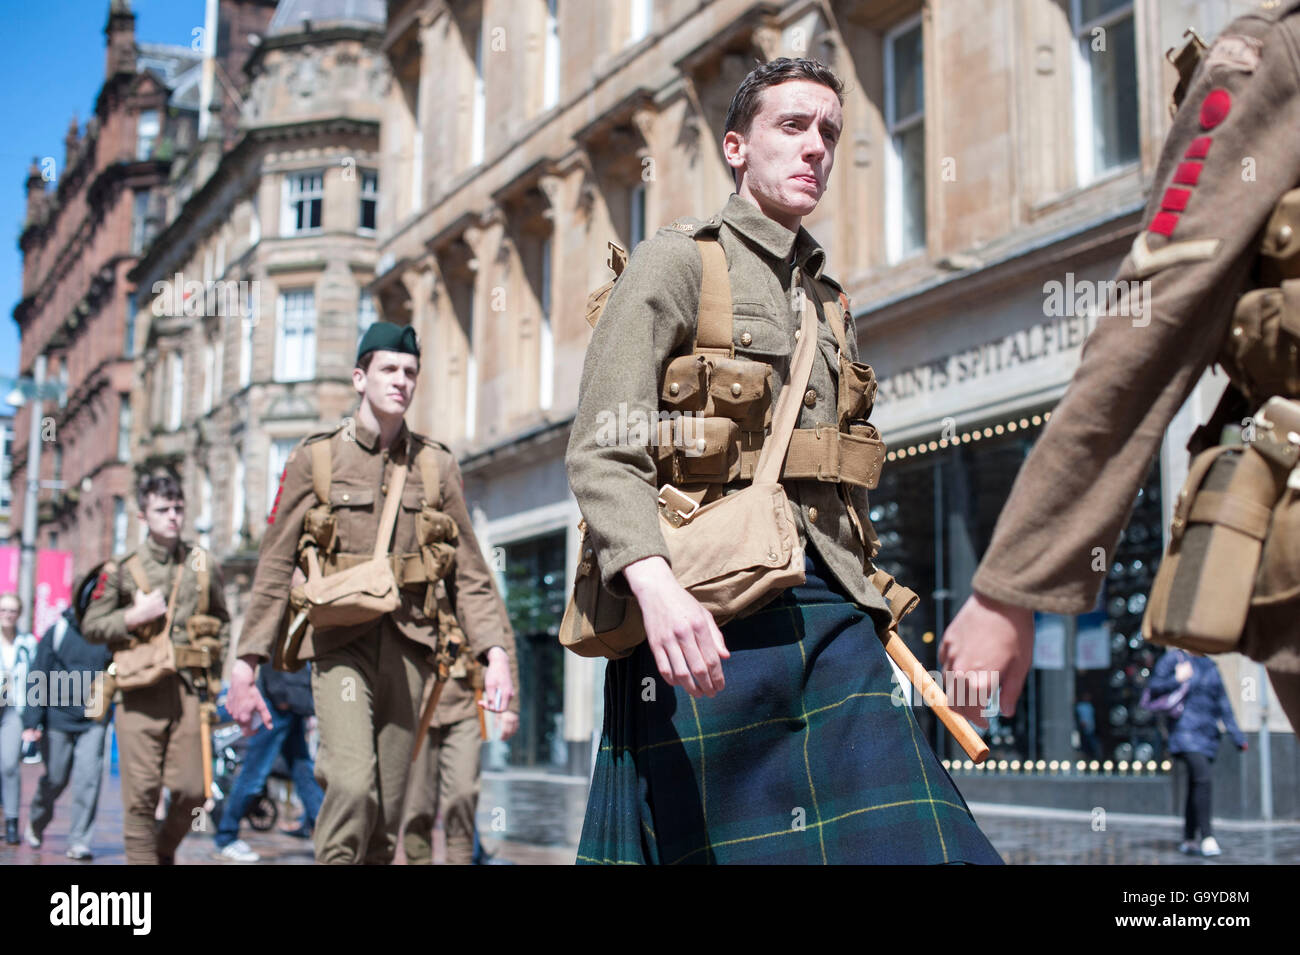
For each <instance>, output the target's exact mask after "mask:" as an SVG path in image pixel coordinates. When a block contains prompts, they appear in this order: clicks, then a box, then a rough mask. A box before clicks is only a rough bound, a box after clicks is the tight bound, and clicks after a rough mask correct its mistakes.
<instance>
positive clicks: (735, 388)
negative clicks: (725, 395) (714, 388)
mask: <svg viewBox="0 0 1300 955" xmlns="http://www.w3.org/2000/svg"><path fill="white" fill-rule="evenodd" d="M731 394H732V396H733V397H736V398H739V397H740V382H738V381H737V382H733V383H732V385H731Z"/></svg>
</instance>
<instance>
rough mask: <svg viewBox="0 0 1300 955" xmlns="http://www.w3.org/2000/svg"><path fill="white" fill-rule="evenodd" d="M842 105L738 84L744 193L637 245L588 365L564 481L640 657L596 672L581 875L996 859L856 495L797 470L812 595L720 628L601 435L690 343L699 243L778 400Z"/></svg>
mask: <svg viewBox="0 0 1300 955" xmlns="http://www.w3.org/2000/svg"><path fill="white" fill-rule="evenodd" d="M841 95H842V84H841V83H840V80H839V79H838V78H837V77H836V76H835V75H834V74H833V73H832V72H831V71H830V70H828V69H827V68H826V67H825V66H823V65H822V64H820V63H817V62H815V61H811V60H790V59H784V58H783V59H779V60H775V61H772V62H771V63H768V64H765V65H763V66H760V67H758V68H757V69H755V70H754V71H753V72H752V73H750V75H749V76H748V77H747V78H746V79H745V81H744V82H743V83H742V84H741V86H740V88H739V90H738V91H737V93H736V96H735V98H734V99H733V101H732V104H731V108H730V110H729V111H728V115H727V122H726V130H727V132H726V136H725V139H724V143H723V147H724V154H725V156H726V159H727V162H728V164H729V165H730V166H731V167H732V169H733V172H734V174H735V177H736V185H737V194H735V195H733V196H731V198H730V200H729V201H728V202H727V205H726V207H725V208H724V209H723V210H722V211H721V213H719V214H718V215H715V216H713V217H712V218H711V219H708V220H704V221H700V220H683V221H679V222H677V223H674V225H673V226H672V227H670V228H665V229H661V230H660V231H659V233H658V234H657V235H656V236H654V237H653V238H651V239H649V240H647V241H645V242H643V243H641V244H640V245H639V246H638V247H637V249H636V251H635V253H634V254H633V256H632V258H631V260H630V262H629V263H628V265H627V268H626V270H625V271H624V272H623V274H622V276H621V277H620V279H619V281H618V283H617V284H616V285H615V287H614V289H613V292H612V294H611V295H610V297H609V299H608V302H607V303H606V305H605V308H604V311H603V312H602V314H601V317H600V320H599V322H598V323H597V325H596V331H595V334H594V336H593V338H592V341H591V344H590V347H589V348H588V351H587V360H586V365H585V367H584V370H583V376H582V384H581V397H580V401H579V408H578V413H577V417H576V420H575V422H574V427H573V432H572V436H571V439H570V443H569V448H568V454H567V460H566V464H567V467H568V473H569V479H570V482H571V484H572V487H573V491H574V495H575V496H576V498H577V501H578V505H579V507H580V509H581V510H582V513H583V516H584V519H585V520H586V523H587V532H588V540H589V542H590V544H591V546H592V548H593V549H594V552H595V554H596V559H597V563H598V564H599V567H600V571H601V575H602V581H603V583H604V585H605V586H607V587H608V588H610V590H611V591H613V593H615V594H617V595H621V596H624V597H632V598H634V599H635V600H636V601H637V604H638V605H639V608H640V611H641V615H642V618H643V620H644V623H645V630H646V640H645V642H643V643H642V644H640V645H639V646H638V647H637V648H636V649H635V651H634V652H633V653H632V654H631V655H630V656H629V657H626V658H624V659H621V660H616V661H612V662H611V663H610V664H609V666H608V669H607V671H606V677H605V723H604V729H603V733H602V737H601V742H600V750H599V752H598V754H597V759H596V769H595V776H594V779H593V782H592V787H591V794H590V797H589V801H588V805H587V816H586V821H585V825H584V828H583V834H582V839H581V842H580V845H579V849H578V861H579V862H583V863H662V864H676V863H704V864H707V863H727V862H777V863H816V864H824V863H870V862H875V863H890V862H899V863H948V862H967V863H994V864H996V863H999V862H1001V859H1000V858H999V856H998V854H997V852H996V851H995V850H994V848H993V846H992V845H991V844H990V843H989V841H988V839H987V838H985V836H984V834H983V833H982V832H981V831H980V829H979V827H978V826H977V825H976V823H975V820H974V818H973V817H972V816H971V813H970V810H969V809H968V808H967V806H966V803H965V802H964V801H963V799H962V797H961V795H960V793H958V791H957V788H956V786H955V785H954V784H953V781H952V779H951V778H950V777H949V776H948V774H947V773H946V772H945V771H944V769H943V767H942V765H941V764H940V763H939V761H938V760H937V759H936V758H935V755H934V753H933V751H932V750H931V748H930V746H929V745H928V743H927V742H926V740H925V738H924V736H923V734H922V733H921V731H920V729H919V727H918V725H917V721H916V718H915V716H914V715H913V714H912V711H911V709H910V707H909V706H906V705H896V704H898V703H899V702H900V700H899V697H898V695H897V694H896V693H895V692H894V690H895V683H894V680H893V672H892V670H891V668H890V665H889V663H888V660H887V658H886V654H885V651H884V648H883V647H882V645H881V642H880V639H879V637H878V636H877V631H878V628H882V627H887V626H888V625H889V624H890V623H891V615H890V612H889V608H888V604H887V603H886V601H885V600H884V598H883V597H882V595H881V593H880V592H879V591H878V590H877V589H876V588H875V587H873V586H872V584H871V583H870V581H869V579H868V574H869V573H870V572H871V571H870V570H869V569H868V568H869V567H870V564H869V559H868V553H867V551H866V547H867V541H868V540H869V537H868V536H867V535H866V534H865V533H864V532H863V531H862V527H863V526H864V525H866V521H867V517H866V515H867V508H866V491H865V487H866V486H868V485H867V483H866V482H862V481H859V482H857V483H856V484H855V486H852V487H850V486H849V484H848V483H835V482H830V481H819V480H817V479H811V480H809V479H790V478H789V477H788V476H787V478H786V479H784V480H783V482H782V483H783V484H784V486H785V489H786V493H787V495H788V496H789V498H790V501H791V503H792V505H793V508H794V511H795V520H796V523H797V525H798V528H799V534H800V542H801V543H802V544H803V546H804V548H805V553H806V567H805V570H806V581H805V583H804V584H803V585H801V586H798V587H795V588H792V589H790V590H787V591H785V592H784V593H783V594H782V595H781V596H780V597H779V598H778V599H776V600H775V601H773V602H771V603H769V604H767V605H766V606H764V607H762V608H761V609H759V610H758V611H757V612H755V613H751V614H750V615H748V616H746V617H744V618H742V619H739V620H737V621H733V622H731V623H728V624H727V625H725V626H723V627H722V628H721V629H719V628H718V626H717V625H716V623H715V621H714V620H713V618H712V616H711V615H710V614H709V612H708V611H707V610H705V609H704V608H703V607H701V606H700V604H699V603H698V602H697V601H696V600H695V598H694V597H692V596H691V595H690V594H689V593H688V592H687V591H686V590H685V589H683V588H682V586H681V585H680V584H679V583H678V582H677V580H676V579H675V577H674V576H673V572H672V569H671V568H670V567H669V564H668V560H667V558H668V550H667V548H666V546H665V542H664V540H663V535H662V533H661V532H660V530H659V515H658V504H657V499H656V493H655V489H656V486H657V485H656V483H655V481H656V478H657V477H658V467H659V466H658V464H657V463H656V457H655V455H654V454H653V453H652V449H651V448H649V447H647V446H646V445H645V444H644V443H637V442H633V441H614V442H611V441H609V440H607V437H608V435H603V429H602V422H604V421H607V419H608V415H609V414H611V413H615V414H617V413H618V412H617V409H620V407H626V408H627V409H628V410H629V414H630V412H631V411H632V410H637V411H640V412H642V413H646V414H648V416H649V420H651V421H654V420H655V418H656V415H657V412H658V408H659V401H660V388H661V384H662V382H663V381H664V372H665V368H666V366H667V364H668V363H669V362H670V361H671V360H672V359H674V358H677V357H679V356H681V355H686V354H689V353H690V352H691V350H692V343H693V341H694V339H695V335H696V317H697V309H698V306H699V302H700V286H701V279H702V274H703V265H702V253H701V252H700V251H699V249H698V248H697V245H698V243H697V241H696V240H697V238H701V237H704V238H709V239H716V240H717V241H718V243H720V245H721V247H722V249H723V251H724V252H725V254H726V261H727V273H728V279H729V282H730V288H731V300H732V331H733V335H734V339H733V340H734V345H735V349H734V354H735V357H736V358H739V359H748V360H750V361H756V362H762V363H765V364H767V365H769V366H771V374H770V376H769V379H768V380H769V382H770V386H771V392H772V399H771V400H772V402H773V404H775V402H776V400H777V397H778V396H779V393H780V390H781V387H782V384H783V382H784V380H785V378H786V377H787V376H788V374H789V370H790V358H791V354H792V353H793V350H794V345H795V339H796V335H795V332H796V329H797V328H798V327H799V319H798V312H797V311H796V310H792V309H791V308H790V302H791V300H792V291H793V289H795V288H803V287H804V283H808V284H812V283H820V286H819V287H820V288H823V289H824V288H826V287H830V288H831V289H832V290H834V291H838V290H839V287H838V285H836V284H835V283H834V282H833V281H832V280H831V279H830V277H829V276H827V275H825V274H824V273H823V268H824V265H825V259H826V256H825V253H824V251H823V250H822V249H821V248H820V246H818V244H817V243H816V241H814V240H813V238H812V237H811V236H810V235H809V234H808V232H807V231H806V230H804V229H803V228H802V227H801V221H802V219H803V217H804V216H806V215H808V214H810V213H811V212H812V211H813V210H814V209H815V208H816V207H817V204H818V202H819V200H820V199H821V196H822V193H823V192H824V191H825V188H826V183H827V179H828V177H829V175H830V171H831V166H832V163H833V161H834V156H835V149H836V146H837V144H838V140H839V136H840V132H841V129H842V126H843V114H842V110H841ZM830 301H831V302H832V303H833V302H834V296H833V295H832V297H831V298H830ZM841 301H842V302H844V303H845V313H846V316H847V311H848V310H847V300H846V299H845V298H843V297H842V295H841ZM828 311H834V309H833V308H832V309H827V308H824V307H822V296H821V295H819V296H818V317H819V321H818V348H817V352H816V357H815V358H814V361H813V370H812V374H811V377H810V378H809V383H808V390H807V392H806V393H805V394H804V395H803V400H802V407H801V408H800V417H799V421H798V428H800V429H815V428H817V427H818V426H822V427H827V426H829V427H830V428H831V429H832V430H835V429H836V428H837V427H838V426H839V424H840V422H838V421H837V409H838V408H839V405H840V404H841V402H840V400H839V399H838V398H837V396H838V395H839V394H840V389H839V384H840V381H839V378H840V375H841V371H842V369H844V368H845V367H847V366H848V365H849V364H850V363H849V362H848V359H852V363H851V364H852V366H853V367H854V368H858V369H863V368H865V366H861V365H858V364H857V362H856V359H857V342H856V335H855V334H854V333H853V329H852V325H851V319H848V318H846V319H845V321H846V322H847V323H848V334H847V336H846V340H845V342H844V345H845V347H844V348H843V349H841V348H839V346H838V345H837V335H836V334H835V330H834V329H833V328H832V319H834V320H837V321H838V320H840V316H838V315H828V314H827V312H828ZM841 331H842V330H841ZM841 351H843V353H844V360H841V359H840V352H841ZM866 375H867V376H869V375H870V372H869V370H868V371H867V372H866ZM868 403H869V402H868ZM743 483H744V482H743V481H732V482H731V483H729V484H728V485H727V489H728V490H732V489H735V488H737V487H739V486H743ZM866 526H868V527H869V525H866Z"/></svg>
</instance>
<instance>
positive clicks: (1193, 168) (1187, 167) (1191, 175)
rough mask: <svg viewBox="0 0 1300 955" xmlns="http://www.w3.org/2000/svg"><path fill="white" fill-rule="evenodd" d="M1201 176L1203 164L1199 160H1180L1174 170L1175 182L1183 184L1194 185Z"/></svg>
mask: <svg viewBox="0 0 1300 955" xmlns="http://www.w3.org/2000/svg"><path fill="white" fill-rule="evenodd" d="M1200 178H1201V164H1200V163H1198V162H1180V163H1179V164H1178V169H1177V171H1175V172H1174V182H1176V183H1178V184H1179V185H1181V186H1194V185H1196V181H1197V180H1198V179H1200Z"/></svg>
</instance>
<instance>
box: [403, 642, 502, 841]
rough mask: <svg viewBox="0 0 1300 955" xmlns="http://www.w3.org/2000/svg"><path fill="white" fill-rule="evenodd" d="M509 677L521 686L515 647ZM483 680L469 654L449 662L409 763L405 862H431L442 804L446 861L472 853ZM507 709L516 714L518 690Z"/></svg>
mask: <svg viewBox="0 0 1300 955" xmlns="http://www.w3.org/2000/svg"><path fill="white" fill-rule="evenodd" d="M510 679H511V680H512V682H513V683H514V685H515V686H516V687H518V686H519V664H518V661H517V660H516V658H515V654H514V653H513V652H511V654H510ZM482 683H483V667H481V666H479V664H477V663H475V662H474V661H472V660H466V661H462V662H461V663H460V664H459V665H458V666H457V667H455V668H453V670H452V673H451V679H449V680H448V681H447V683H446V685H445V686H444V687H443V691H442V696H441V697H440V698H439V699H438V706H437V708H436V709H435V710H434V717H433V723H432V724H431V725H430V727H429V741H428V744H427V745H425V746H424V747H423V748H422V749H421V750H420V755H419V756H418V758H417V759H416V761H415V763H414V765H412V767H411V780H410V782H409V783H408V786H407V792H406V808H405V810H404V812H403V820H402V825H403V827H404V829H405V834H404V836H403V839H402V848H403V851H404V852H405V853H406V862H407V864H408V865H429V864H430V863H432V862H433V823H434V819H436V818H437V816H438V812H439V811H440V810H441V812H442V822H443V832H444V833H445V834H446V837H447V864H448V865H469V864H470V863H471V862H472V861H473V859H474V814H475V812H476V811H477V809H478V796H479V772H480V769H481V759H480V756H481V754H482V749H483V736H482V728H481V725H480V723H479V719H480V716H479V714H480V712H481V708H480V707H479V705H478V703H477V702H476V700H477V696H478V694H479V693H480V692H481V687H482ZM476 687H478V689H476ZM509 709H510V712H512V713H514V714H515V715H516V716H518V715H519V694H518V693H516V694H515V695H514V696H513V697H511V699H510V707H509Z"/></svg>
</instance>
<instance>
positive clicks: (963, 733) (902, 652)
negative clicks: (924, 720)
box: [884, 630, 989, 764]
mask: <svg viewBox="0 0 1300 955" xmlns="http://www.w3.org/2000/svg"><path fill="white" fill-rule="evenodd" d="M884 641H885V652H886V653H888V654H889V656H890V659H892V660H893V661H894V662H895V663H896V664H898V668H899V669H900V670H902V671H903V672H904V673H905V674H907V678H908V679H909V680H911V681H912V685H913V686H914V687H916V689H917V691H918V692H919V693H920V694H921V699H922V701H923V702H924V703H925V705H926V706H928V707H930V708H931V709H932V710H934V712H935V714H936V715H937V716H938V717H939V719H940V721H942V723H943V725H944V726H946V727H947V728H948V732H949V733H951V734H952V735H953V736H954V737H955V738H956V740H957V742H958V743H960V744H961V748H962V749H964V750H965V751H966V755H967V756H969V757H970V758H971V761H972V762H974V763H977V764H978V763H982V762H984V760H986V759H988V755H989V744H988V743H986V742H984V740H982V739H980V736H979V734H978V733H976V732H975V727H973V726H971V725H970V721H969V720H967V719H966V717H964V716H962V715H961V714H960V713H958V712H956V711H955V710H954V709H953V708H952V707H951V706H950V705H949V704H948V696H947V694H945V693H944V692H943V688H942V687H941V686H939V684H937V683H935V682H934V677H932V676H930V674H929V673H927V672H926V671H925V667H923V666H921V662H920V661H919V660H917V659H916V657H915V656H914V655H913V654H912V651H911V650H909V649H907V644H905V643H904V642H903V638H902V637H900V636H899V635H898V631H897V630H887V631H886V632H885V635H884Z"/></svg>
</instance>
